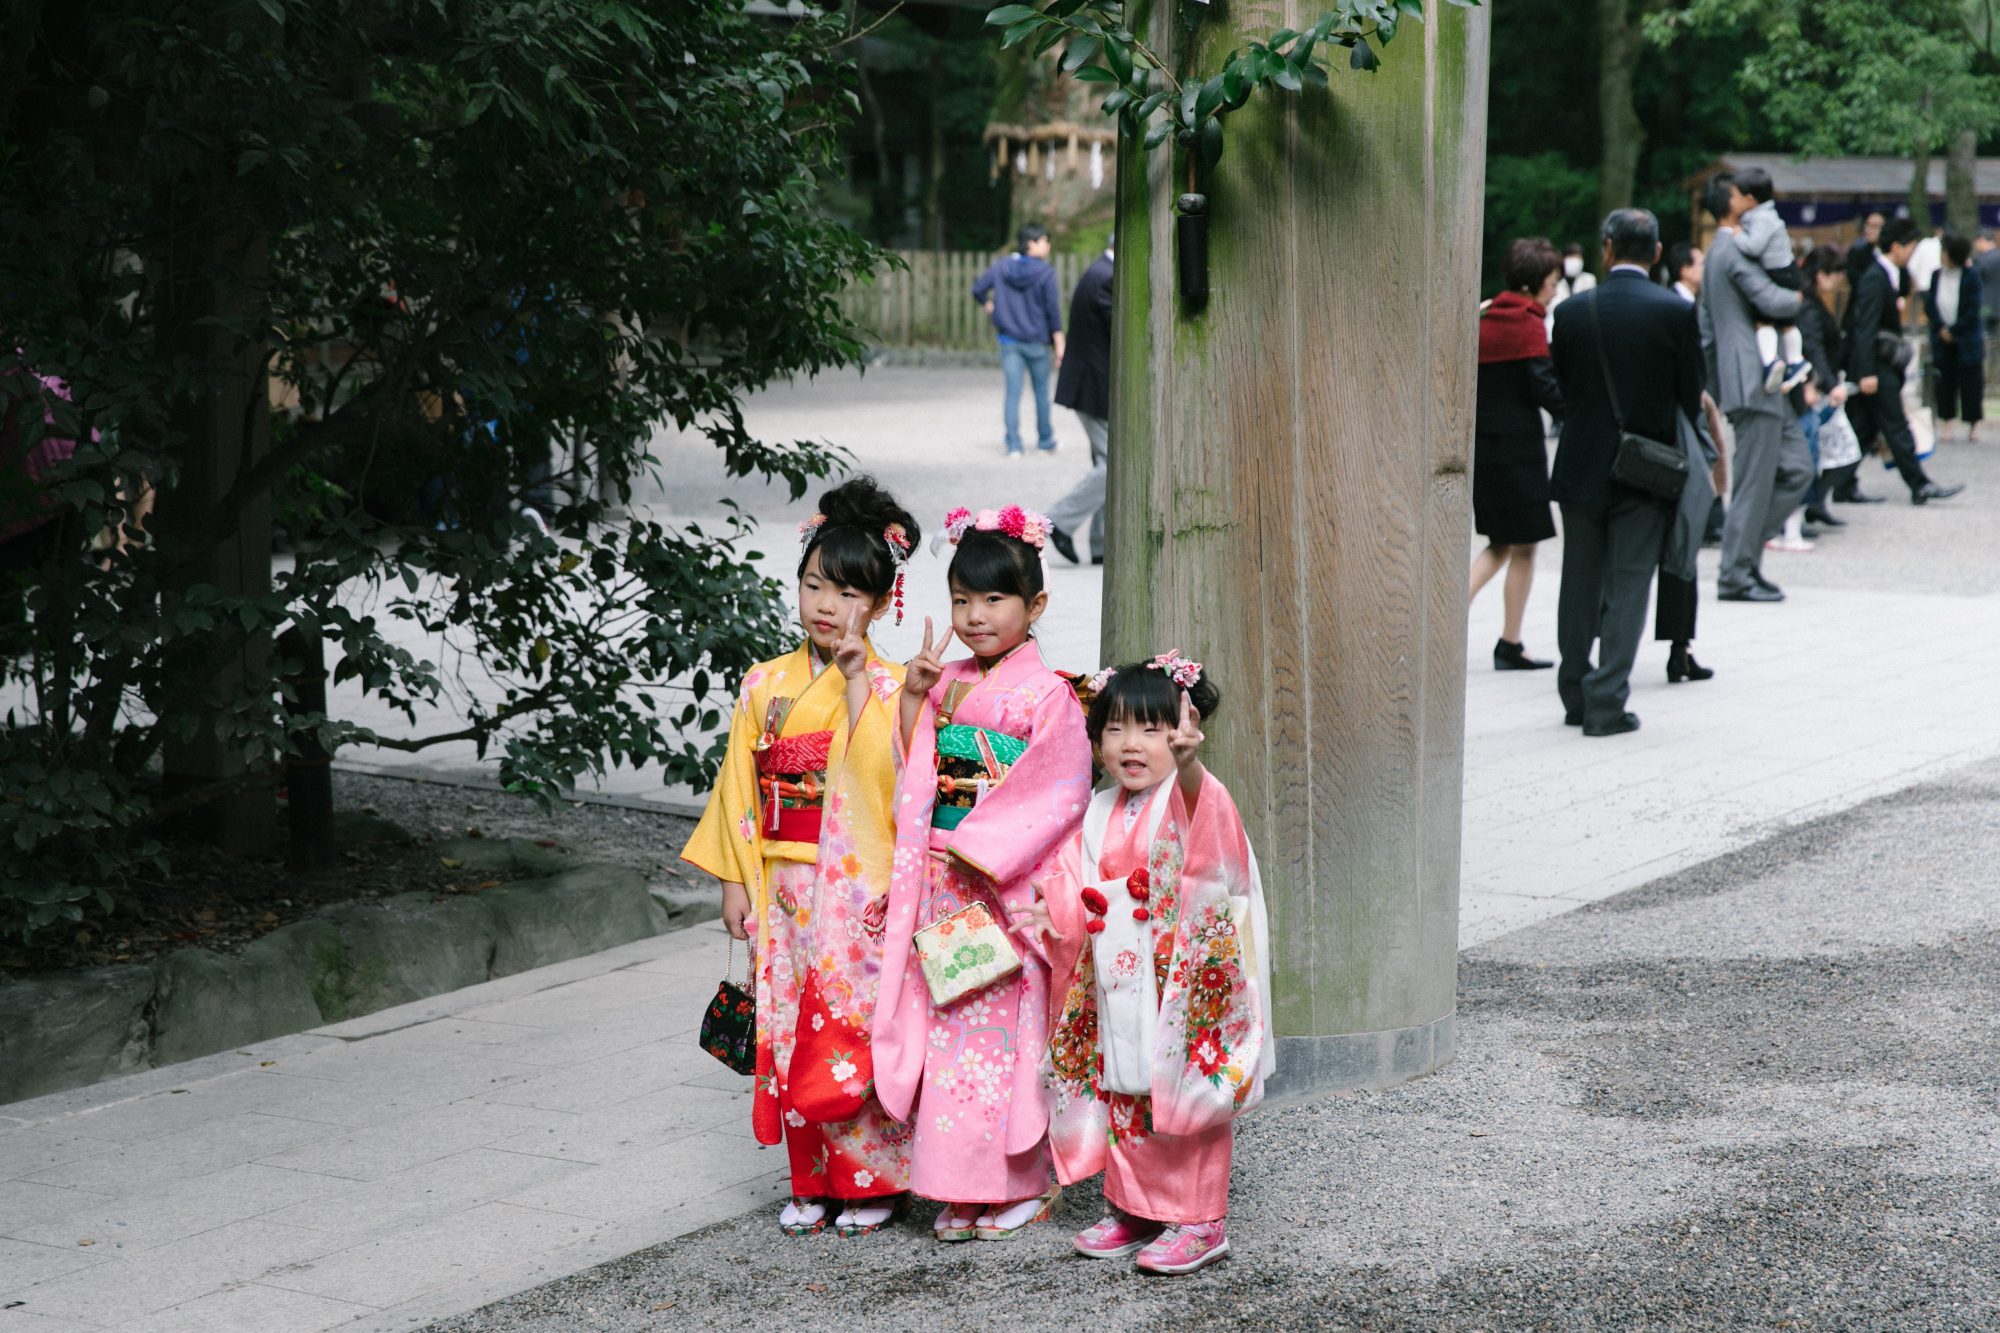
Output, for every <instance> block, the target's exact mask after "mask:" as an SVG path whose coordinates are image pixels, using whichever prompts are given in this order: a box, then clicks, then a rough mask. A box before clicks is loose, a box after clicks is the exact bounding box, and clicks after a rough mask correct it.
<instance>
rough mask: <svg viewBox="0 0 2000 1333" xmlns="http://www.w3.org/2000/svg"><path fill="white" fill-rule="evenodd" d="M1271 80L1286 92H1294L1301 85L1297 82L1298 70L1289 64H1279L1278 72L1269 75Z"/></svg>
mask: <svg viewBox="0 0 2000 1333" xmlns="http://www.w3.org/2000/svg"><path fill="white" fill-rule="evenodd" d="M1271 82H1273V83H1275V84H1277V85H1278V86H1279V87H1280V88H1283V89H1284V90H1285V91H1286V92H1288V93H1295V92H1297V91H1298V90H1299V89H1300V88H1301V87H1302V86H1303V85H1302V84H1300V82H1299V76H1298V71H1296V70H1294V69H1293V68H1292V67H1291V66H1289V65H1281V66H1279V67H1278V72H1277V73H1276V74H1273V75H1272V76H1271Z"/></svg>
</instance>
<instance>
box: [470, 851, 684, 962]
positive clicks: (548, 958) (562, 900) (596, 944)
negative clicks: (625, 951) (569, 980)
mask: <svg viewBox="0 0 2000 1333" xmlns="http://www.w3.org/2000/svg"><path fill="white" fill-rule="evenodd" d="M479 901H480V902H482V903H484V904H485V905H486V906H487V907H488V908H489V909H491V911H492V913H493V922H494V927H495V931H494V934H495V947H494V950H493V975H494V976H496V977H504V976H511V975H512V974H513V973H516V972H525V971H527V970H528V969H529V968H534V967H542V966H545V965H547V964H549V963H559V962H562V961H563V960H565V959H569V958H577V957H581V956H582V955H584V954H587V953H597V952H598V951H600V950H603V949H609V948H611V947H612V946H614V945H618V944H626V943H629V942H630V941H632V940H642V939H647V938H649V937H651V936H654V935H659V934H663V933H665V931H666V930H667V927H668V922H667V912H666V909H665V908H663V907H661V906H660V905H659V903H657V902H655V901H654V900H653V896H652V895H651V894H650V893H648V892H647V890H646V881H645V879H644V878H642V877H641V876H640V874H639V873H638V872H637V871H636V870H627V869H625V868H623V867H622V866H605V865H593V866H579V867H578V868H577V869H575V870H572V871H569V872H568V873H566V874H561V875H554V876H551V877H550V878H548V879H539V880H529V881H527V882H525V883H521V884H508V885H505V886H503V887H501V888H497V889H489V890H487V891H486V892H485V893H482V894H480V895H479Z"/></svg>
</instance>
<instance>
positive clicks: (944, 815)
mask: <svg viewBox="0 0 2000 1333" xmlns="http://www.w3.org/2000/svg"><path fill="white" fill-rule="evenodd" d="M982 739H983V740H984V741H985V746H984V748H983V749H982V747H981V745H980V741H981V740H982ZM986 751H991V753H992V756H993V761H994V762H995V763H997V764H999V765H1000V777H998V778H996V777H994V776H993V775H992V773H991V771H990V770H989V769H988V768H987V764H986ZM1027 752H1028V743H1027V742H1026V741H1024V740H1022V739H1021V738H1020V737H1018V736H1009V735H1008V734H1007V733H1006V732H1004V731H989V730H987V729H986V728H985V727H968V726H963V725H960V724H957V723H953V724H952V725H950V726H944V727H939V728H938V731H937V767H938V796H937V801H936V803H935V804H934V805H932V806H931V827H932V828H941V829H955V828H957V827H958V826H959V825H960V824H961V823H963V822H964V821H965V817H966V816H967V815H969V814H971V813H972V803H973V801H974V799H975V798H976V796H977V794H978V793H977V789H976V787H974V786H973V785H972V784H974V783H976V782H977V781H979V780H980V779H981V778H984V779H986V781H987V784H988V789H989V790H990V789H991V788H992V787H993V786H996V785H998V784H999V782H1000V779H1001V778H1004V777H1006V775H1007V770H1008V769H1010V768H1012V767H1013V766H1014V765H1015V764H1016V763H1019V762H1020V759H1021V756H1022V755H1024V754H1026V753H1027Z"/></svg>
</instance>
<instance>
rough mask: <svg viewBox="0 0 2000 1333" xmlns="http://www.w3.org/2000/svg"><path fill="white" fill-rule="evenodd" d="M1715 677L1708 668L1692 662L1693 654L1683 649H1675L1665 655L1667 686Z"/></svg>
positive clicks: (1712, 671)
mask: <svg viewBox="0 0 2000 1333" xmlns="http://www.w3.org/2000/svg"><path fill="white" fill-rule="evenodd" d="M1714 675H1715V671H1714V670H1713V669H1712V668H1710V667H1705V666H1703V665H1702V664H1701V663H1699V662H1697V661H1695V660H1694V654H1693V653H1691V652H1689V651H1688V650H1687V649H1685V648H1676V649H1674V650H1673V651H1672V652H1670V653H1668V654H1667V684H1669V685H1678V684H1680V683H1681V682H1682V681H1684V680H1709V679H1712V678H1713V677H1714Z"/></svg>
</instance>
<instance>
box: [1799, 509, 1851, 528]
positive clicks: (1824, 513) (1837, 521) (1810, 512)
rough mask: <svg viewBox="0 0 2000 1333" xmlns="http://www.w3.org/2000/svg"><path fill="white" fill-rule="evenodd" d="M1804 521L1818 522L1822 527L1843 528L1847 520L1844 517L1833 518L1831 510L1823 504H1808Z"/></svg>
mask: <svg viewBox="0 0 2000 1333" xmlns="http://www.w3.org/2000/svg"><path fill="white" fill-rule="evenodd" d="M1806 522H1808V523H1817V524H1819V525H1820V526H1821V527H1822V528H1844V527H1846V526H1847V520H1846V519H1844V518H1835V517H1834V516H1833V513H1832V511H1830V510H1829V509H1827V507H1826V506H1825V505H1809V506H1807V508H1806Z"/></svg>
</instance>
